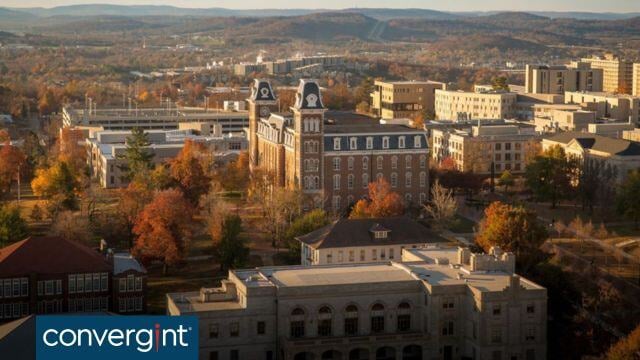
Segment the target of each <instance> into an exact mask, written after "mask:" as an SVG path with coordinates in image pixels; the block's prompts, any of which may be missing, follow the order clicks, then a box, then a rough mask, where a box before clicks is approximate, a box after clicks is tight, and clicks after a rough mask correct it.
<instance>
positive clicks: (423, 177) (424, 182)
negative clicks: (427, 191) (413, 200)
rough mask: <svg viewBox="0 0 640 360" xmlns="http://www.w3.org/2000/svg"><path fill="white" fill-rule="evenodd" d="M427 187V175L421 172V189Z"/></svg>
mask: <svg viewBox="0 0 640 360" xmlns="http://www.w3.org/2000/svg"><path fill="white" fill-rule="evenodd" d="M426 186H427V173H426V172H424V171H421V172H420V187H426Z"/></svg>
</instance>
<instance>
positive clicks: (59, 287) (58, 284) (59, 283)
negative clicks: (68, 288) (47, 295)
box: [56, 280, 62, 295]
mask: <svg viewBox="0 0 640 360" xmlns="http://www.w3.org/2000/svg"><path fill="white" fill-rule="evenodd" d="M56 294H57V295H60V294H62V280H56Z"/></svg>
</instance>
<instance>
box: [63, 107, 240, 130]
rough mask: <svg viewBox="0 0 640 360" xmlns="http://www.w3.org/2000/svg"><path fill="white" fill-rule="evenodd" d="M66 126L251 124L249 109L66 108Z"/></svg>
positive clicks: (228, 126)
mask: <svg viewBox="0 0 640 360" xmlns="http://www.w3.org/2000/svg"><path fill="white" fill-rule="evenodd" d="M62 122H63V125H64V126H66V127H76V128H79V129H86V130H93V131H100V130H131V129H133V128H136V127H138V128H142V129H144V130H175V129H178V127H179V124H180V123H193V122H199V123H215V124H219V125H220V126H221V128H222V132H223V133H232V132H241V131H243V129H244V128H245V127H247V126H249V112H248V111H244V110H243V111H223V110H205V109H201V108H141V109H122V108H113V109H110V108H100V109H95V108H86V109H85V108H74V107H71V106H65V107H63V109H62Z"/></svg>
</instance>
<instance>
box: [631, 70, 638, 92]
mask: <svg viewBox="0 0 640 360" xmlns="http://www.w3.org/2000/svg"><path fill="white" fill-rule="evenodd" d="M631 78H632V80H633V85H632V86H631V94H632V95H633V96H640V63H635V64H633V75H632V76H631Z"/></svg>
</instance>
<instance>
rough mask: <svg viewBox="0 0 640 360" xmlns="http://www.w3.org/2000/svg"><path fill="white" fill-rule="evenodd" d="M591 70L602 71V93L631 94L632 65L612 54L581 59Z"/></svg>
mask: <svg viewBox="0 0 640 360" xmlns="http://www.w3.org/2000/svg"><path fill="white" fill-rule="evenodd" d="M581 61H582V62H586V63H590V64H591V67H592V68H593V69H602V71H603V73H602V76H603V83H602V91H604V92H611V93H623V94H631V91H632V81H633V63H632V62H629V61H626V60H622V59H620V58H618V57H616V56H614V55H613V54H605V56H603V57H591V58H583V59H582V60H581Z"/></svg>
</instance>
